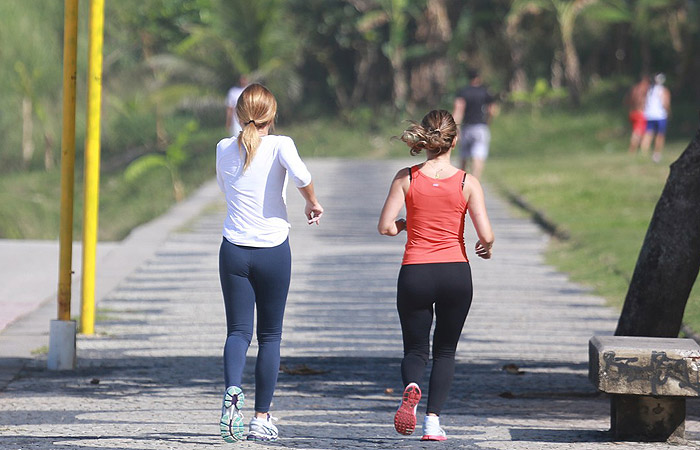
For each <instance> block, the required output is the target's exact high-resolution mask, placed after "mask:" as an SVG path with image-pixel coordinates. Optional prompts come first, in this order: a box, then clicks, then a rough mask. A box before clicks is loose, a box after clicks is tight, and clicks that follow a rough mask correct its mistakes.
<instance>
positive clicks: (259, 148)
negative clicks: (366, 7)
mask: <svg viewBox="0 0 700 450" xmlns="http://www.w3.org/2000/svg"><path fill="white" fill-rule="evenodd" d="M276 114H277V102H276V100H275V97H274V96H273V95H272V93H271V92H270V91H269V90H267V89H266V88H265V87H264V86H262V85H260V84H252V85H250V86H248V87H247V88H246V89H245V90H244V91H243V92H242V93H241V96H240V98H239V99H238V103H237V106H236V115H237V118H238V120H239V122H240V123H241V127H242V129H243V131H241V132H240V133H239V135H238V136H232V137H231V138H227V139H223V140H222V141H221V142H219V144H218V145H217V147H216V176H217V180H218V182H219V187H220V188H221V190H222V192H223V193H224V194H225V196H226V205H227V215H226V219H225V221H224V229H223V237H224V239H223V242H222V243H221V248H220V251H219V276H220V278H221V289H222V291H223V296H224V304H225V307H226V324H227V338H226V344H225V346H224V377H225V381H226V392H225V394H224V404H223V408H222V414H221V435H222V437H223V438H224V439H225V440H226V441H228V442H234V441H239V440H242V439H243V438H244V425H243V415H242V414H241V408H242V407H243V401H244V394H243V391H242V389H241V385H242V377H243V367H244V365H245V360H246V352H247V351H248V347H249V346H250V342H251V339H252V336H253V318H254V315H255V309H256V308H257V339H258V355H257V360H256V365H255V415H254V417H253V418H252V420H251V422H250V429H249V433H248V439H249V440H265V441H270V440H276V439H277V436H278V430H277V427H276V426H275V425H274V424H273V423H272V417H271V416H270V413H269V410H270V403H271V402H272V396H273V394H274V390H275V385H276V384H277V373H278V372H279V365H280V341H281V338H282V320H283V317H284V308H285V304H286V301H287V293H288V291H289V282H290V273H291V253H290V249H289V241H288V235H289V227H290V225H289V222H288V221H287V207H286V202H285V190H286V186H287V178H288V176H289V177H290V178H291V179H292V181H293V182H294V184H295V186H296V187H297V188H298V189H299V192H300V193H301V195H302V196H303V197H304V199H305V200H306V206H305V210H304V213H305V214H306V217H307V219H308V223H309V224H314V223H316V224H318V223H319V220H320V218H321V215H322V214H323V208H322V207H321V204H320V203H319V202H318V200H317V199H316V195H315V193H314V187H313V182H312V181H311V174H310V173H309V171H308V170H307V168H306V166H305V165H304V163H303V162H302V160H301V158H300V157H299V154H298V152H297V149H296V146H295V145H294V141H292V139H291V138H289V137H287V136H278V135H271V134H269V131H270V128H271V127H272V126H273V124H274V119H275V115H276Z"/></svg>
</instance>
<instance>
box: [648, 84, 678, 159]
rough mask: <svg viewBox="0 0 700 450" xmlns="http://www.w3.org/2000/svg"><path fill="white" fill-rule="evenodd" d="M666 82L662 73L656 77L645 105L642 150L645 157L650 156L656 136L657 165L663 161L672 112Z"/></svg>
mask: <svg viewBox="0 0 700 450" xmlns="http://www.w3.org/2000/svg"><path fill="white" fill-rule="evenodd" d="M665 81H666V77H665V76H664V74H662V73H658V74H656V75H655V76H654V85H653V86H652V87H651V89H649V91H647V97H646V102H645V104H644V117H645V118H646V120H647V128H646V131H645V132H644V137H642V144H641V149H642V153H644V154H645V155H647V154H649V148H650V147H651V141H652V140H653V139H654V135H656V140H655V142H654V153H653V155H652V159H653V160H654V162H657V163H658V162H660V161H661V152H663V149H664V144H665V143H666V125H667V121H668V115H669V113H670V112H671V92H670V91H669V90H668V89H667V88H666V87H665V86H664V82H665Z"/></svg>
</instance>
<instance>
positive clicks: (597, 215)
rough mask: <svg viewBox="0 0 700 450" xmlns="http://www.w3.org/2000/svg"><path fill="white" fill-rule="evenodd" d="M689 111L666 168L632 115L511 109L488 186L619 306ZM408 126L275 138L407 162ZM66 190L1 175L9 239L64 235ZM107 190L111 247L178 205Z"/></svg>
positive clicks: (202, 149) (166, 184) (202, 136)
mask: <svg viewBox="0 0 700 450" xmlns="http://www.w3.org/2000/svg"><path fill="white" fill-rule="evenodd" d="M592 103H595V102H592ZM685 110H687V111H692V110H693V109H692V108H685ZM685 110H684V109H683V107H682V105H681V107H679V108H677V109H675V111H676V116H675V117H674V119H673V120H672V122H671V134H670V139H669V142H668V143H667V146H666V151H665V153H664V160H663V163H662V164H654V163H652V162H651V161H650V160H649V158H645V157H642V156H636V157H635V156H630V155H628V154H627V139H628V130H627V122H626V117H625V114H624V112H623V111H619V110H615V109H614V108H613V109H610V107H608V109H604V108H600V107H599V108H593V107H591V106H585V107H583V108H581V109H579V110H571V109H567V108H562V107H559V108H556V109H554V108H552V109H547V108H545V109H543V110H541V111H539V112H538V113H536V114H532V113H530V112H527V111H523V110H520V111H505V112H503V113H502V114H501V115H500V116H499V117H497V118H496V119H495V120H494V123H493V126H492V135H493V140H492V145H491V156H490V158H489V160H488V162H487V165H486V171H485V176H484V181H485V182H486V183H488V184H489V185H491V186H494V187H496V188H497V189H503V190H508V191H511V192H516V193H518V194H519V195H521V196H522V197H524V198H525V199H526V200H527V201H528V203H530V204H531V205H533V206H534V207H535V208H537V209H538V210H541V211H544V213H545V214H546V216H547V217H548V218H549V219H551V220H552V221H553V222H555V223H556V224H558V225H559V226H560V227H562V228H563V229H564V230H566V231H567V232H568V234H569V236H570V239H568V240H566V241H557V240H553V241H552V243H551V245H550V247H549V249H548V251H547V260H548V262H549V263H551V264H553V265H554V266H556V267H557V268H558V269H560V270H562V271H565V272H566V273H568V274H570V276H571V279H572V280H574V281H576V282H579V283H582V284H584V285H587V286H590V287H591V288H593V290H594V292H595V293H596V294H598V295H601V296H603V297H605V298H606V299H607V300H608V301H609V302H610V304H611V305H614V306H615V307H618V308H619V307H620V306H621V305H622V302H623V301H624V297H625V294H626V291H627V286H628V283H629V280H630V278H631V276H632V273H633V271H634V266H635V263H636V260H637V256H638V254H639V250H640V248H641V245H642V241H643V239H644V235H645V233H646V229H647V226H648V224H649V220H650V218H651V215H652V213H653V210H654V207H655V205H656V202H657V200H658V198H659V196H660V194H661V190H662V189H663V186H664V183H665V181H666V177H667V176H668V164H669V163H670V162H672V161H673V160H675V159H676V158H677V157H678V155H679V154H680V153H681V152H682V151H683V150H684V149H685V147H686V146H687V144H688V142H689V141H690V139H691V138H692V137H693V134H694V130H693V129H692V127H691V126H690V125H689V124H690V123H692V122H693V120H694V117H693V120H690V119H688V118H687V117H686V116H687V114H684V115H683V116H681V114H683V113H682V112H683V111H685ZM674 124H677V125H676V126H674ZM405 126H406V123H404V122H401V121H388V120H386V119H384V120H380V121H379V122H373V123H368V122H367V121H365V122H364V125H362V124H356V123H349V122H347V121H343V120H341V119H335V118H322V119H318V120H314V121H307V122H304V123H301V124H291V125H284V126H280V127H278V130H277V132H278V133H280V134H286V135H289V136H292V137H293V138H294V140H295V142H296V144H297V147H298V149H299V152H300V153H301V155H302V156H303V157H346V158H384V157H406V156H408V151H407V148H406V146H405V145H404V144H403V143H401V142H399V141H397V140H393V139H391V138H392V136H396V135H399V134H400V133H401V131H402V130H403V129H404V128H405ZM674 133H675V135H674ZM221 137H222V136H221V130H220V129H209V130H207V129H204V130H201V131H199V132H197V133H195V134H194V135H193V136H192V137H191V139H190V143H189V144H188V145H187V150H188V152H189V154H190V156H189V159H188V161H187V163H186V164H185V165H184V166H183V167H182V168H181V173H182V177H183V181H184V183H185V186H186V189H187V191H188V192H191V191H192V190H194V189H195V188H196V187H197V186H199V185H200V184H201V183H202V182H203V181H205V180H207V179H209V178H211V177H213V176H214V148H215V145H216V142H217V141H218V140H219V139H220V138H221ZM76 174H77V177H76V178H77V181H76V208H75V210H76V212H75V236H76V239H79V238H80V223H81V222H82V216H81V212H80V211H81V204H82V193H81V189H80V188H81V181H80V178H81V176H80V175H81V172H80V170H77V171H76ZM59 186H60V175H59V173H58V171H57V170H56V171H53V172H49V173H46V172H33V173H19V174H8V175H5V176H3V177H1V178H0V200H2V201H0V237H11V238H34V239H42V238H43V239H55V238H56V237H57V236H58V205H59V195H60V192H59V191H60V188H59ZM100 189H101V195H100V222H99V224H100V231H99V238H100V239H102V240H117V239H121V238H123V237H124V236H126V235H127V234H128V232H129V231H130V230H131V229H132V228H134V227H135V226H137V225H139V224H141V223H144V222H147V221H148V220H151V219H153V218H155V217H157V216H158V215H160V214H162V213H163V212H164V211H166V210H167V209H168V208H169V207H170V206H171V205H172V204H173V203H174V198H173V193H172V186H171V183H170V178H169V173H168V172H167V170H165V169H156V170H154V171H152V172H150V173H149V174H148V176H145V177H142V179H140V180H139V182H138V183H132V184H128V183H126V182H125V181H124V179H123V177H122V176H121V173H111V174H103V176H102V182H101V187H100ZM684 321H685V323H686V324H688V325H690V326H691V328H693V329H694V330H700V293H699V291H698V290H697V289H695V290H694V291H693V292H692V294H691V298H690V300H689V302H688V307H687V309H686V314H685V317H684Z"/></svg>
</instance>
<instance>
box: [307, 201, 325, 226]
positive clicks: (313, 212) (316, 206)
mask: <svg viewBox="0 0 700 450" xmlns="http://www.w3.org/2000/svg"><path fill="white" fill-rule="evenodd" d="M304 214H305V215H306V219H307V220H308V224H309V225H313V224H314V223H315V224H316V225H318V224H319V222H320V221H321V216H322V215H323V206H321V204H320V203H318V202H315V203H311V202H306V207H305V208H304Z"/></svg>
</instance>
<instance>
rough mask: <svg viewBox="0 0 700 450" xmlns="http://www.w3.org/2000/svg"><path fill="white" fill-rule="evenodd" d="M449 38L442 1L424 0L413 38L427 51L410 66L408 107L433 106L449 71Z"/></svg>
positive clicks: (445, 83)
mask: <svg viewBox="0 0 700 450" xmlns="http://www.w3.org/2000/svg"><path fill="white" fill-rule="evenodd" d="M451 39H452V29H451V27H450V19H449V15H448V12H447V5H446V4H445V0H428V3H427V4H426V8H425V13H424V14H423V16H422V17H421V19H420V20H419V21H418V27H417V30H416V41H417V42H418V43H420V44H422V45H424V46H425V49H426V51H427V54H426V55H425V56H424V57H422V58H420V60H419V61H417V63H416V64H414V65H413V67H412V68H411V74H410V87H411V89H410V98H409V110H410V109H414V108H415V107H416V106H418V105H435V104H437V103H438V102H439V100H440V98H441V97H442V95H443V94H444V91H445V86H446V85H447V78H448V70H449V64H448V61H447V56H446V49H447V45H448V43H449V42H450V40H451Z"/></svg>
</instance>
